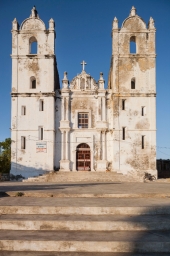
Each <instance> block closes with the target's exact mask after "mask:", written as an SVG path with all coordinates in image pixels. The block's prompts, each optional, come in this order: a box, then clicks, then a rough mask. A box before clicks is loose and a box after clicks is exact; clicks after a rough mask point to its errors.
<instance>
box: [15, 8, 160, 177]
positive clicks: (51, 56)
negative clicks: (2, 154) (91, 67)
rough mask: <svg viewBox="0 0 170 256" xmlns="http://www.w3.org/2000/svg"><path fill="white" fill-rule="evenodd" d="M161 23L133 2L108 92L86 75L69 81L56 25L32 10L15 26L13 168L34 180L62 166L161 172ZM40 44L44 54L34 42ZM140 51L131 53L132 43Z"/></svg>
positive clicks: (119, 31)
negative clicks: (58, 52)
mask: <svg viewBox="0 0 170 256" xmlns="http://www.w3.org/2000/svg"><path fill="white" fill-rule="evenodd" d="M155 31H156V30H155V26H154V20H153V19H152V18H150V20H149V24H148V27H147V26H146V24H145V22H144V21H143V20H142V19H141V18H140V17H139V16H138V15H137V14H136V9H135V8H134V7H132V9H131V11H130V15H129V16H128V17H127V18H126V19H125V20H124V22H123V24H122V27H121V28H118V20H117V18H114V20H113V26H112V56H111V64H110V72H109V81H108V85H107V89H105V81H104V78H103V74H102V73H100V74H99V80H98V81H95V79H94V78H93V77H92V76H91V75H89V74H87V73H86V71H85V64H86V63H85V61H83V62H82V63H81V64H82V72H81V73H80V74H78V75H77V76H75V77H74V78H73V80H72V81H71V82H69V81H68V77H67V72H65V73H64V77H63V80H62V84H61V86H60V83H59V75H58V70H57V63H56V57H55V51H54V49H55V23H54V20H53V19H50V21H49V28H48V29H46V27H45V24H44V22H43V21H42V20H41V19H40V18H39V16H38V13H37V11H36V9H35V7H33V9H32V10H31V15H30V17H29V18H28V19H26V20H24V21H23V23H22V24H21V26H19V25H18V22H17V20H16V19H14V21H13V27H12V55H11V57H12V92H11V96H12V115H11V139H12V148H11V162H12V164H11V173H12V174H14V175H22V176H23V177H25V178H27V177H32V176H37V175H40V174H44V173H47V172H48V171H53V170H59V171H61V172H62V171H64V172H69V171H93V172H105V171H106V170H107V171H110V172H117V173H122V174H129V175H136V174H142V173H144V172H148V173H152V174H154V175H156V176H157V170H156V79H155V61H156V54H155ZM35 42H36V43H37V52H35V53H32V52H31V47H32V45H33V44H34V43H35ZM131 42H133V43H134V44H135V45H136V52H135V53H131V52H130V44H131Z"/></svg>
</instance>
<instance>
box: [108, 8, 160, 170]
mask: <svg viewBox="0 0 170 256" xmlns="http://www.w3.org/2000/svg"><path fill="white" fill-rule="evenodd" d="M155 32H156V29H155V26H154V20H153V18H150V20H149V23H148V26H146V23H145V22H144V21H143V19H142V18H141V17H139V16H138V15H137V11H136V9H135V7H132V9H131V11H130V14H129V16H128V17H127V18H126V19H125V20H124V22H123V24H122V27H121V28H120V29H119V28H118V19H117V18H116V17H115V18H114V20H113V27H112V57H111V66H110V74H109V82H108V89H109V91H110V92H111V94H112V103H113V108H112V111H113V126H114V129H115V130H114V131H115V132H114V136H115V142H114V155H115V157H114V166H115V170H117V171H118V172H122V173H125V174H126V173H128V172H131V173H132V172H133V171H134V172H135V173H142V172H149V173H152V174H154V175H157V171H156V79H155V62H156V53H155ZM138 171H139V172H138Z"/></svg>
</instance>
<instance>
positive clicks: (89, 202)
mask: <svg viewBox="0 0 170 256" xmlns="http://www.w3.org/2000/svg"><path fill="white" fill-rule="evenodd" d="M0 214H64V215H74V214H76V215H81V214H83V215H105V214H112V215H113V214H116V215H118V214H121V215H138V214H142V215H157V214H170V200H169V198H148V199H147V200H146V198H128V199H127V198H107V199H106V198H76V199H75V198H34V197H30V198H27V197H23V198H22V197H8V198H5V197H4V198H1V199H0Z"/></svg>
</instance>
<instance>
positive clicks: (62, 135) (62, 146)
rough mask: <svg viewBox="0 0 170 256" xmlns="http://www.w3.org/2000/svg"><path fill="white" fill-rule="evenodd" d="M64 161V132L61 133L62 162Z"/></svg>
mask: <svg viewBox="0 0 170 256" xmlns="http://www.w3.org/2000/svg"><path fill="white" fill-rule="evenodd" d="M63 159H64V132H63V131H62V132H61V160H63Z"/></svg>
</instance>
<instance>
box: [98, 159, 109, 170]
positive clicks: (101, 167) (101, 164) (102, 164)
mask: <svg viewBox="0 0 170 256" xmlns="http://www.w3.org/2000/svg"><path fill="white" fill-rule="evenodd" d="M106 168H107V161H106V160H97V168H96V171H97V172H105V171H106Z"/></svg>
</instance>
